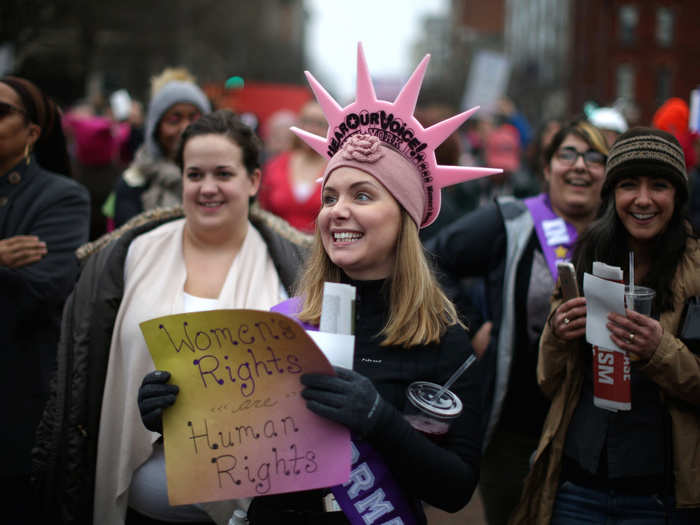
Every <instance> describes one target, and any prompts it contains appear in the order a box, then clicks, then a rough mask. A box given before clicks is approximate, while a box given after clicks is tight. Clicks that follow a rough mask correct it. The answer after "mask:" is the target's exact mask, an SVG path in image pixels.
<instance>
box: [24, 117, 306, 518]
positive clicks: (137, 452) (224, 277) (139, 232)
mask: <svg viewBox="0 0 700 525" xmlns="http://www.w3.org/2000/svg"><path fill="white" fill-rule="evenodd" d="M260 147H261V144H260V141H259V139H258V138H257V137H256V136H255V134H254V133H253V131H252V130H251V129H250V128H249V127H248V126H246V125H245V124H243V123H242V122H241V121H240V119H239V118H238V117H236V116H235V115H234V114H233V113H232V112H230V111H227V110H220V111H216V112H214V113H209V114H207V115H205V116H203V117H202V118H200V119H199V120H197V121H196V122H194V123H192V124H190V125H189V126H187V128H185V130H184V132H183V133H182V142H181V145H180V147H179V150H178V151H177V152H176V155H175V159H176V163H177V165H179V167H180V170H181V177H182V179H183V207H182V208H171V209H167V210H159V211H157V212H151V213H144V214H143V215H141V216H140V217H138V218H137V219H136V222H135V223H132V225H131V227H126V228H125V229H123V230H118V231H117V232H115V233H114V234H112V235H111V236H107V237H106V238H104V239H101V240H99V241H97V242H95V243H94V244H91V245H89V246H88V247H86V249H85V250H84V251H83V252H82V253H83V256H84V257H85V260H84V264H83V268H84V269H83V271H82V274H81V279H80V280H79V281H78V284H77V286H76V289H75V292H74V294H73V299H72V301H71V302H70V304H69V306H68V307H67V309H66V314H65V315H66V317H65V319H64V322H65V324H66V326H67V330H66V332H65V333H64V337H63V339H62V340H61V341H62V344H61V347H60V349H59V363H60V364H59V370H60V371H61V374H62V375H61V378H62V380H61V381H60V382H59V384H60V385H63V387H64V388H65V390H61V391H58V390H55V391H54V392H53V396H52V399H51V402H50V403H49V406H48V408H47V411H46V413H45V416H44V418H43V420H42V422H41V425H40V430H39V435H40V437H41V438H40V439H39V440H38V442H37V447H36V448H35V464H36V467H37V478H38V479H39V480H40V481H41V483H42V489H43V491H42V493H43V494H44V495H46V500H44V501H42V509H43V510H45V512H46V513H47V514H52V515H53V514H56V513H60V514H61V515H63V516H71V517H72V518H73V519H74V522H75V523H91V522H93V518H94V521H95V522H109V523H125V522H126V523H127V524H132V523H137V524H138V523H144V522H146V523H161V522H165V523H168V522H182V521H186V522H195V523H196V522H199V523H213V522H214V520H215V518H216V517H217V516H218V517H221V516H223V515H224V514H225V515H226V516H227V518H228V516H230V515H231V513H232V512H233V509H234V508H238V507H245V506H246V505H247V501H245V500H231V501H225V502H217V503H214V504H211V505H208V506H206V508H204V507H203V506H199V505H188V506H178V507H172V506H170V504H169V502H168V498H167V491H166V480H165V464H164V459H163V447H162V442H158V437H159V434H158V433H157V431H158V428H157V427H156V426H152V425H151V422H152V421H155V420H158V421H160V419H159V417H156V413H157V415H158V416H160V413H161V412H162V409H163V406H169V404H172V403H173V402H174V399H175V394H176V392H177V387H176V386H175V385H165V383H167V382H168V380H169V378H170V374H168V373H167V372H154V371H153V369H154V365H153V361H152V359H151V357H150V354H149V352H148V349H147V347H146V345H145V341H144V339H143V336H142V335H141V331H140V329H139V323H141V322H143V321H146V320H148V319H151V318H154V317H158V316H160V315H167V314H173V313H185V312H193V311H201V310H212V309H217V308H254V309H260V310H267V309H269V308H270V307H271V306H273V305H274V304H277V303H279V302H280V301H281V300H283V299H284V298H286V297H287V296H288V294H289V293H290V292H291V287H292V284H293V281H294V278H295V276H296V270H297V268H298V267H299V266H300V263H301V260H302V257H303V254H304V252H305V248H306V247H307V246H308V244H309V239H308V238H307V237H306V236H304V235H302V234H301V233H300V232H298V231H296V230H294V229H292V228H290V227H289V226H288V225H287V224H286V223H283V221H281V220H279V219H278V218H276V217H274V216H272V215H271V214H269V213H267V212H263V211H261V210H259V209H257V208H256V209H252V208H251V206H250V201H251V200H252V197H254V195H255V194H256V192H257V190H258V186H259V184H260V169H259V168H260V167H259V165H258V157H259V153H260ZM183 210H184V217H183ZM103 269H104V270H103ZM74 323H75V324H74ZM98 325H99V326H100V327H101V328H100V330H98V331H97V332H93V331H92V329H91V328H89V327H94V326H98ZM196 343H197V340H196V339H195V344H196ZM74 357H75V359H73V358H74ZM212 362H213V361H212V359H209V360H207V362H204V359H203V360H202V365H201V368H202V373H203V374H206V375H210V373H213V371H212V370H211V369H210V368H208V367H209V366H210V365H211V363H212ZM78 363H87V365H86V367H83V366H80V365H78ZM74 366H75V368H74ZM212 366H213V365H212ZM87 370H89V371H90V373H91V376H90V380H89V381H88V379H87V377H86V374H87ZM219 372H220V371H219ZM219 372H217V373H219ZM144 376H145V377H146V378H147V380H146V381H145V382H146V383H147V385H148V386H150V392H148V390H147V393H146V396H145V398H146V405H145V406H146V407H147V408H148V407H150V408H148V410H146V417H145V420H146V421H148V422H149V423H148V427H146V426H144V424H143V422H142V420H141V416H140V413H139V406H140V405H139V403H137V397H138V386H137V385H134V384H133V381H134V380H137V381H139V382H140V381H141V380H142V378H144ZM243 377H245V376H243ZM251 378H252V375H251ZM240 379H241V378H240V377H239V380H240ZM232 380H235V378H233V379H232ZM253 386H254V383H253V384H249V388H252V387H253ZM156 387H164V388H165V389H166V390H167V394H168V395H167V396H166V401H165V405H160V406H158V407H154V406H153V398H152V396H153V389H154V388H156ZM64 397H67V398H70V399H71V403H72V406H75V407H81V408H80V409H78V410H77V411H76V412H75V413H74V412H70V413H65V412H63V411H62V407H63V405H62V404H61V403H58V402H57V398H64ZM54 425H55V426H54ZM66 443H70V444H71V445H70V450H67V449H66V448H64V447H65V446H66V445H65V444H66ZM73 452H75V453H73ZM84 472H92V473H93V475H92V476H86V475H84ZM54 480H55V482H54ZM58 480H62V481H60V483H61V485H60V487H59V486H57V485H55V484H54V483H59V481H58ZM123 480H127V481H126V482H123ZM64 489H65V491H64ZM75 493H80V494H83V495H84V498H80V500H79V501H78V500H76V499H75V498H73V497H71V494H75ZM149 520H151V521H149ZM152 520H156V521H152Z"/></svg>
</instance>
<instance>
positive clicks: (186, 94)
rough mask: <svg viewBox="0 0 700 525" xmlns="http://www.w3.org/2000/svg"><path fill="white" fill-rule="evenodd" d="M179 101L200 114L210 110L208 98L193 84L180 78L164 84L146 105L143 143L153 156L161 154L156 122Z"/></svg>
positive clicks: (157, 156) (160, 155) (158, 156)
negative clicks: (156, 136) (156, 135)
mask: <svg viewBox="0 0 700 525" xmlns="http://www.w3.org/2000/svg"><path fill="white" fill-rule="evenodd" d="M180 103H185V104H192V105H193V106H195V107H196V108H197V109H198V110H199V111H201V112H202V114H206V113H209V112H210V111H211V104H210V103H209V99H208V98H207V96H206V95H205V94H204V92H203V91H202V90H201V89H199V87H198V86H196V85H195V84H193V83H191V82H184V81H181V80H173V81H172V82H168V83H167V84H165V85H164V86H163V87H162V88H161V89H160V90H159V91H158V92H157V93H156V94H155V95H154V96H153V99H152V100H151V103H150V104H149V105H148V113H147V115H146V132H145V143H146V148H147V149H148V152H149V153H150V154H151V156H152V157H154V158H160V157H162V156H163V152H162V151H161V149H160V146H158V142H157V141H156V140H155V137H154V134H155V131H156V129H157V128H158V123H159V122H160V119H161V118H163V115H164V114H165V112H166V111H168V109H170V108H171V107H172V106H174V105H175V104H180Z"/></svg>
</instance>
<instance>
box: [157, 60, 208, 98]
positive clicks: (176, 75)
mask: <svg viewBox="0 0 700 525" xmlns="http://www.w3.org/2000/svg"><path fill="white" fill-rule="evenodd" d="M174 81H178V82H189V83H191V84H196V83H197V82H196V78H195V77H194V75H192V73H190V72H189V70H188V69H187V68H184V67H167V68H165V69H164V70H163V71H161V72H160V73H159V74H158V75H155V76H152V77H151V98H153V97H154V96H155V95H156V93H158V92H159V91H160V90H161V89H162V88H163V86H165V85H166V84H167V83H169V82H174Z"/></svg>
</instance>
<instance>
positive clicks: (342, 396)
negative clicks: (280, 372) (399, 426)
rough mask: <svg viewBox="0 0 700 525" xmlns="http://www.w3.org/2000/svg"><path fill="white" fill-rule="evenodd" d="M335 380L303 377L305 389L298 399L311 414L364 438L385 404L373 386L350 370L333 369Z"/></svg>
mask: <svg viewBox="0 0 700 525" xmlns="http://www.w3.org/2000/svg"><path fill="white" fill-rule="evenodd" d="M333 368H334V370H335V373H336V374H337V375H335V376H329V375H325V374H304V375H302V376H301V383H302V384H303V385H305V386H306V388H305V389H304V390H302V392H301V395H302V397H303V398H304V399H306V407H307V408H308V409H309V410H311V411H312V412H313V413H314V414H318V415H319V416H321V417H325V418H326V419H330V420H331V421H335V422H336V423H340V424H341V425H345V426H346V427H348V428H349V429H350V430H351V431H352V432H353V433H354V434H356V435H358V436H359V437H364V436H366V435H367V434H369V433H370V432H371V431H372V429H373V428H374V426H375V425H376V423H377V419H378V417H379V407H380V406H381V404H382V403H384V402H385V401H384V400H383V399H382V397H381V396H380V395H379V392H377V389H376V388H374V385H373V384H372V382H371V381H370V380H369V379H367V378H366V377H365V376H363V375H362V374H358V373H357V372H355V371H353V370H348V369H347V368H342V367H340V366H335V367H333Z"/></svg>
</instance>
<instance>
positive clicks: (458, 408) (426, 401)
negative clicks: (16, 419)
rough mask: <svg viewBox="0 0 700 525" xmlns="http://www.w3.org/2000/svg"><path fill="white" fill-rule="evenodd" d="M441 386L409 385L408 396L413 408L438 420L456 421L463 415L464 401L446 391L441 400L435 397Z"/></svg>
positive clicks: (425, 382) (419, 383)
mask: <svg viewBox="0 0 700 525" xmlns="http://www.w3.org/2000/svg"><path fill="white" fill-rule="evenodd" d="M440 388H441V385H438V384H435V383H430V382H428V381H415V382H413V383H411V384H410V385H408V388H407V389H406V396H407V397H408V400H409V401H410V402H411V404H412V405H413V406H415V407H416V408H418V409H419V410H421V411H422V412H425V413H426V414H429V415H431V416H432V417H435V418H437V419H454V418H455V417H457V416H458V415H459V414H461V413H462V401H461V400H460V399H459V397H457V395H456V394H455V393H454V392H451V391H449V390H445V392H444V393H443V394H442V395H441V396H440V399H437V398H436V397H435V394H437V392H438V390H440Z"/></svg>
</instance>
